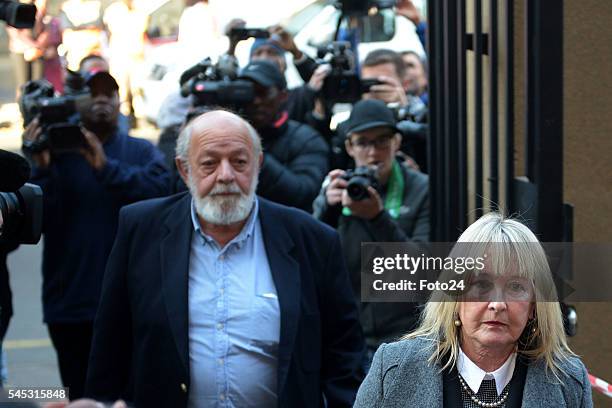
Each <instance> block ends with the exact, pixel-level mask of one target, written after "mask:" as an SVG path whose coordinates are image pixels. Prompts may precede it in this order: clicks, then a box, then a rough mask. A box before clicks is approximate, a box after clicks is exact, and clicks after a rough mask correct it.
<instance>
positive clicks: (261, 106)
mask: <svg viewBox="0 0 612 408" xmlns="http://www.w3.org/2000/svg"><path fill="white" fill-rule="evenodd" d="M240 79H247V80H250V81H252V82H253V84H254V87H255V99H254V101H253V102H252V103H250V104H249V105H248V106H246V108H245V114H246V117H247V119H248V120H249V122H251V124H252V125H253V127H254V128H255V129H257V131H258V132H259V135H260V136H261V139H262V144H263V148H264V162H263V165H262V167H261V175H260V178H259V187H258V188H257V194H259V195H260V196H262V197H264V198H267V199H269V200H272V201H275V202H277V203H280V204H285V205H289V206H292V207H297V208H301V209H303V210H306V211H310V210H311V209H312V202H313V200H314V199H315V197H316V196H317V193H318V191H319V188H320V186H321V182H322V181H323V178H324V177H325V174H326V173H327V170H328V147H327V144H326V143H325V140H323V138H322V137H321V135H319V134H318V133H317V132H316V131H315V130H314V129H312V128H311V127H309V126H308V125H304V124H301V123H298V122H296V121H293V120H291V119H289V116H288V114H287V111H286V110H284V109H283V108H282V107H283V104H284V103H285V101H286V100H287V89H286V88H287V83H286V82H285V78H284V77H283V75H282V74H281V72H280V71H279V69H278V68H277V66H276V65H275V64H274V63H272V62H270V61H267V60H259V61H253V62H251V63H250V64H249V65H247V66H246V67H245V68H244V69H243V70H242V72H241V74H240Z"/></svg>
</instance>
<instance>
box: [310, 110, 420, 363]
mask: <svg viewBox="0 0 612 408" xmlns="http://www.w3.org/2000/svg"><path fill="white" fill-rule="evenodd" d="M400 143H401V136H400V135H399V134H398V130H397V128H396V121H395V119H394V116H393V113H392V111H391V110H390V109H389V108H387V106H385V104H384V103H383V102H382V101H378V100H363V101H359V102H357V103H356V104H355V106H354V108H353V111H352V112H351V116H350V118H349V120H348V121H347V138H346V140H345V146H346V151H347V152H348V154H349V155H350V156H351V157H352V158H353V159H354V160H355V164H356V166H357V168H356V170H355V173H359V174H361V175H362V177H363V178H366V179H368V180H369V185H367V184H366V185H364V184H361V189H359V190H356V189H352V190H351V191H352V192H353V193H352V194H353V198H351V196H350V195H349V191H348V190H347V186H349V183H354V177H350V174H347V171H345V170H342V169H335V170H332V171H331V172H330V173H329V174H328V176H327V179H326V181H325V183H324V187H323V189H322V190H321V192H320V194H319V196H318V197H317V199H316V200H315V202H314V216H315V217H316V218H317V219H319V220H321V221H323V222H325V223H327V224H329V225H330V226H332V227H334V228H337V230H338V233H339V234H340V240H341V243H342V252H343V254H344V259H345V262H346V265H347V268H348V271H349V274H350V276H351V283H352V285H353V291H354V294H355V298H356V300H357V301H358V302H359V299H360V293H361V287H360V265H361V243H362V242H406V241H415V242H417V241H418V242H423V241H427V240H428V239H429V191H428V190H429V187H428V186H429V184H428V178H427V176H426V175H424V174H422V173H419V172H417V171H414V170H412V169H409V168H408V167H407V166H405V165H403V164H402V163H400V162H399V161H398V160H396V158H395V155H396V153H397V151H398V149H399V146H400ZM368 173H369V174H370V175H366V174H368ZM372 173H374V174H372ZM347 178H349V180H347ZM366 186H367V188H366ZM375 187H377V188H375ZM355 191H362V192H363V195H362V196H357V197H356V196H355ZM359 304H360V309H361V310H360V319H361V324H362V326H363V330H364V335H365V337H366V343H367V346H368V351H369V354H370V355H369V359H370V360H371V357H372V355H373V353H374V351H375V350H376V348H377V347H378V346H379V345H380V344H381V343H382V342H385V341H390V340H393V339H395V338H397V337H399V336H400V335H402V334H403V333H405V332H406V331H407V330H410V328H411V327H414V324H415V323H416V321H417V318H418V311H417V309H416V305H415V304H414V303H363V302H362V303H359ZM367 365H369V363H368V364H366V366H367Z"/></svg>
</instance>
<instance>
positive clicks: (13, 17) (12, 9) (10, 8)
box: [0, 0, 36, 28]
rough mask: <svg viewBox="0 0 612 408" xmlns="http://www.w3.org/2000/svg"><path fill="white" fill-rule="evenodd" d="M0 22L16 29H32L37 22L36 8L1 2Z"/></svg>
mask: <svg viewBox="0 0 612 408" xmlns="http://www.w3.org/2000/svg"><path fill="white" fill-rule="evenodd" d="M0 20H3V21H5V22H6V24H8V25H10V26H12V27H15V28H32V27H34V22H35V20H36V6H34V5H33V4H23V3H19V2H17V1H11V0H0Z"/></svg>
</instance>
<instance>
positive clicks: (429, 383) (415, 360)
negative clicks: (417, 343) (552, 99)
mask: <svg viewBox="0 0 612 408" xmlns="http://www.w3.org/2000/svg"><path fill="white" fill-rule="evenodd" d="M411 354H412V355H406V356H405V357H404V358H403V359H402V362H401V363H400V365H399V367H398V373H397V375H394V380H393V382H392V383H391V384H390V385H389V388H388V389H387V390H385V395H384V397H383V403H382V405H381V407H411V406H418V407H441V406H442V404H443V394H442V373H441V372H440V367H438V366H437V365H435V364H430V363H429V362H428V361H427V360H428V358H429V356H430V355H431V350H430V349H429V347H428V345H427V344H426V343H425V342H423V346H422V347H420V348H419V349H418V350H416V351H414V352H413V353H411ZM408 401H410V402H411V403H409V402H408Z"/></svg>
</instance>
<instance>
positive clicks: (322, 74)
mask: <svg viewBox="0 0 612 408" xmlns="http://www.w3.org/2000/svg"><path fill="white" fill-rule="evenodd" d="M330 72H331V65H329V64H323V65H319V66H318V67H317V69H315V72H313V74H312V76H311V77H310V81H308V87H309V88H310V89H312V90H313V91H316V92H319V91H320V90H321V88H323V81H325V78H326V77H327V75H328V74H329V73H330Z"/></svg>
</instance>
